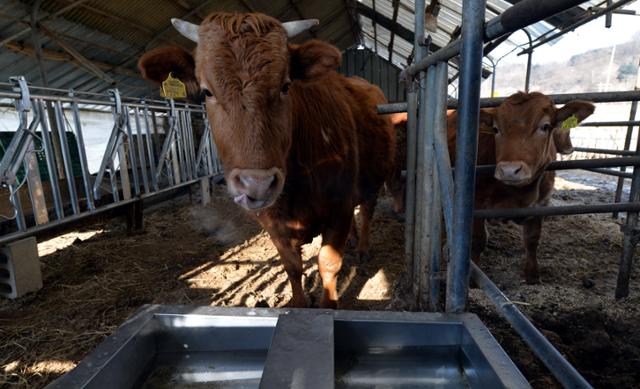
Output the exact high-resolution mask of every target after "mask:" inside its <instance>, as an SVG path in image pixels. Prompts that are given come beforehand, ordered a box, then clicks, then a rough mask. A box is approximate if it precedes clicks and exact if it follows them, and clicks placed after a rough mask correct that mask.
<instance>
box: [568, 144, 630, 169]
mask: <svg viewBox="0 0 640 389" xmlns="http://www.w3.org/2000/svg"><path fill="white" fill-rule="evenodd" d="M573 151H574V152H580V153H594V154H611V155H626V156H631V155H636V153H635V152H633V151H629V150H612V149H598V148H595V147H574V148H573ZM623 171H624V170H623Z"/></svg>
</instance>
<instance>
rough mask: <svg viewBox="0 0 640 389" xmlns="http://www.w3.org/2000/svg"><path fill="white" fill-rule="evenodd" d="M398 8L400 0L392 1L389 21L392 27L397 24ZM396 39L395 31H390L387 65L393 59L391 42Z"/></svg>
mask: <svg viewBox="0 0 640 389" xmlns="http://www.w3.org/2000/svg"><path fill="white" fill-rule="evenodd" d="M399 8H400V0H393V17H392V18H391V21H392V22H393V23H394V25H397V24H398V9H399ZM395 38H396V30H395V29H393V30H391V38H389V59H388V61H389V63H391V59H392V58H393V40H394V39H395Z"/></svg>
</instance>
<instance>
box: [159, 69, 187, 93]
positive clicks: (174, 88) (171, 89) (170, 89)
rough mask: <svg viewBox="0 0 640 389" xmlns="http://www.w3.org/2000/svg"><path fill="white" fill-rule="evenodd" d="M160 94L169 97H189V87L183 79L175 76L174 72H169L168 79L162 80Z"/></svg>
mask: <svg viewBox="0 0 640 389" xmlns="http://www.w3.org/2000/svg"><path fill="white" fill-rule="evenodd" d="M160 96H162V97H164V98H167V99H184V98H185V97H187V88H186V87H185V86H184V83H183V82H182V81H180V80H179V79H177V78H174V77H173V73H169V75H168V76H167V79H166V80H164V81H162V88H161V89H160Z"/></svg>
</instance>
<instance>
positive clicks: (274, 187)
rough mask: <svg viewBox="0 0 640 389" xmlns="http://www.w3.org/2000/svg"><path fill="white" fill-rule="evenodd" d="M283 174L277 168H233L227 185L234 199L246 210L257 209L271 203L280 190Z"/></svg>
mask: <svg viewBox="0 0 640 389" xmlns="http://www.w3.org/2000/svg"><path fill="white" fill-rule="evenodd" d="M283 184H284V174H283V173H282V171H281V170H280V169H278V168H271V169H233V170H232V171H231V173H230V174H229V179H228V185H229V189H230V191H231V193H232V194H233V195H234V201H235V202H236V203H238V204H240V205H241V206H242V207H244V208H246V209H248V210H258V209H261V208H266V207H268V206H270V205H272V204H273V202H274V201H275V199H276V198H277V197H278V196H279V195H280V192H282V187H283Z"/></svg>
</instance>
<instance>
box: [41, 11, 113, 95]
mask: <svg viewBox="0 0 640 389" xmlns="http://www.w3.org/2000/svg"><path fill="white" fill-rule="evenodd" d="M40 30H41V31H42V32H44V33H45V35H47V36H48V37H49V38H51V40H52V41H54V42H55V43H56V44H57V45H58V46H59V47H60V48H62V49H63V50H64V51H66V52H67V53H69V55H71V56H72V57H73V58H74V59H75V60H76V62H77V63H78V64H80V65H81V66H82V67H83V68H84V69H85V70H86V71H88V72H90V73H93V74H94V75H95V76H96V77H98V78H100V79H102V80H104V81H106V82H108V83H109V84H115V83H116V80H114V79H113V78H112V77H111V76H109V75H108V74H107V73H105V72H103V71H102V70H101V69H100V68H99V67H98V66H96V65H95V64H94V63H92V62H91V60H89V59H87V58H86V57H85V56H84V55H82V54H81V53H80V52H79V51H78V50H76V49H75V48H74V47H73V46H71V45H69V44H68V43H67V42H65V41H64V39H62V38H61V37H60V36H59V35H58V34H56V33H55V32H54V31H52V30H50V29H48V28H47V27H45V26H44V25H43V24H40Z"/></svg>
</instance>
